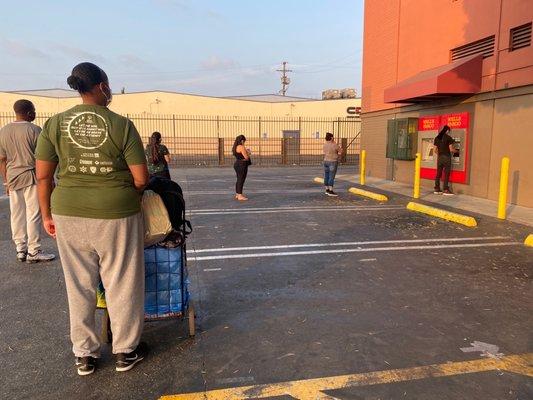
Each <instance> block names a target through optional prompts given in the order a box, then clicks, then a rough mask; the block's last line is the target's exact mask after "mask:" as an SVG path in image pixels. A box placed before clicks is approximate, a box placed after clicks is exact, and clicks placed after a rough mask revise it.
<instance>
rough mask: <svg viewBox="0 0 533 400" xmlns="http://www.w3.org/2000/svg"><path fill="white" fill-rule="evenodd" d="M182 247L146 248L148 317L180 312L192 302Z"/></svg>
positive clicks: (160, 316)
mask: <svg viewBox="0 0 533 400" xmlns="http://www.w3.org/2000/svg"><path fill="white" fill-rule="evenodd" d="M183 257H184V254H183V250H182V248H181V247H177V248H173V249H169V248H166V247H157V246H152V247H148V248H146V249H145V250H144V264H145V289H144V290H145V299H144V313H145V318H146V319H159V318H167V317H172V316H178V315H181V314H183V313H184V312H185V310H186V308H187V306H188V303H189V291H188V283H189V282H188V277H187V269H186V267H185V261H184V260H183Z"/></svg>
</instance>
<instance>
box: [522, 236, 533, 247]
mask: <svg viewBox="0 0 533 400" xmlns="http://www.w3.org/2000/svg"><path fill="white" fill-rule="evenodd" d="M524 244H525V245H526V246H529V247H533V234H531V235H528V237H527V238H526V240H524Z"/></svg>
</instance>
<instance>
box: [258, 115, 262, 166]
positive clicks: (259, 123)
mask: <svg viewBox="0 0 533 400" xmlns="http://www.w3.org/2000/svg"><path fill="white" fill-rule="evenodd" d="M257 129H258V137H259V156H258V157H257V159H258V160H257V161H259V165H261V142H262V141H263V138H262V137H261V117H259V120H258V123H257Z"/></svg>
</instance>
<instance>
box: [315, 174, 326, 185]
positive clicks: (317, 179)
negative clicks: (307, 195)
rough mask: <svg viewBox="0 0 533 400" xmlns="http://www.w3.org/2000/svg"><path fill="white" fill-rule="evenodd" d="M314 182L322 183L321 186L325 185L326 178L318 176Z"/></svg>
mask: <svg viewBox="0 0 533 400" xmlns="http://www.w3.org/2000/svg"><path fill="white" fill-rule="evenodd" d="M313 182H316V183H320V184H321V185H323V184H324V178H319V177H318V176H317V177H316V178H314V179H313Z"/></svg>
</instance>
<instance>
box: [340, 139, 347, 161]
mask: <svg viewBox="0 0 533 400" xmlns="http://www.w3.org/2000/svg"><path fill="white" fill-rule="evenodd" d="M341 147H342V155H341V163H345V162H346V155H347V154H348V138H342V139H341Z"/></svg>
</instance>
